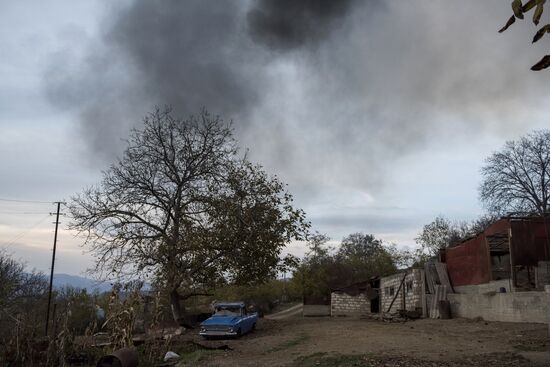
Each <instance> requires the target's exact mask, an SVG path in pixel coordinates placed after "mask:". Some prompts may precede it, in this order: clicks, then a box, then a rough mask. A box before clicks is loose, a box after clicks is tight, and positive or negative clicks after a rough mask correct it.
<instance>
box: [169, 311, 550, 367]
mask: <svg viewBox="0 0 550 367" xmlns="http://www.w3.org/2000/svg"><path fill="white" fill-rule="evenodd" d="M186 338H192V339H194V340H196V341H200V342H201V343H203V344H208V345H210V346H217V345H222V344H226V345H228V346H229V347H230V348H231V350H227V351H214V352H210V351H208V352H207V353H201V355H200V356H199V357H198V358H195V359H194V360H192V362H189V360H188V361H187V362H182V363H180V366H185V365H194V366H195V365H196V366H321V367H323V366H327V367H329V366H550V338H549V337H548V326H547V325H544V324H518V323H500V322H485V321H482V320H478V321H473V320H465V319H453V320H432V319H423V320H416V321H407V322H404V323H387V322H382V321H377V320H370V319H360V318H348V317H338V318H330V317H323V318H302V317H300V316H296V317H292V318H287V319H282V320H268V319H262V320H260V322H259V323H258V327H257V330H256V331H255V332H254V333H252V334H249V335H245V336H243V337H242V338H240V339H235V340H217V341H209V342H206V343H205V342H203V341H202V340H201V339H199V338H198V337H197V336H194V335H188V336H186Z"/></svg>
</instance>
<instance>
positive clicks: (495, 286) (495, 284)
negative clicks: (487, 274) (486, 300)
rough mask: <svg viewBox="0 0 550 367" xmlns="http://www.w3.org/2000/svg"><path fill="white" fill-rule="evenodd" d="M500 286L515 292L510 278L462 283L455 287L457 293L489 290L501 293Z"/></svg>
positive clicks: (480, 292) (487, 291) (476, 292)
mask: <svg viewBox="0 0 550 367" xmlns="http://www.w3.org/2000/svg"><path fill="white" fill-rule="evenodd" d="M500 288H504V289H506V292H513V291H514V290H513V287H512V281H511V280H510V279H501V280H493V281H491V282H489V283H485V284H475V285H462V286H459V287H454V291H455V292H456V293H465V294H484V293H489V292H497V293H500Z"/></svg>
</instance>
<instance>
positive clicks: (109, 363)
mask: <svg viewBox="0 0 550 367" xmlns="http://www.w3.org/2000/svg"><path fill="white" fill-rule="evenodd" d="M137 365H138V353H137V350H135V349H132V348H122V349H119V350H116V351H114V352H113V353H112V354H108V355H106V356H103V357H101V358H100V359H99V361H98V362H97V367H137Z"/></svg>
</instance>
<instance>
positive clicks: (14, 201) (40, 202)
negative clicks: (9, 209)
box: [0, 198, 55, 204]
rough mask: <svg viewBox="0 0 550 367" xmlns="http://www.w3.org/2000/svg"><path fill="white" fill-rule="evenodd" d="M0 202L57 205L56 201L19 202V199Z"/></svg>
mask: <svg viewBox="0 0 550 367" xmlns="http://www.w3.org/2000/svg"><path fill="white" fill-rule="evenodd" d="M0 201H8V202H12V203H36V204H55V202H54V201H42V200H19V199H6V198H0Z"/></svg>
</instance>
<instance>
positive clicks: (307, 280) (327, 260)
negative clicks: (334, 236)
mask: <svg viewBox="0 0 550 367" xmlns="http://www.w3.org/2000/svg"><path fill="white" fill-rule="evenodd" d="M329 241H330V238H329V237H327V236H326V235H323V234H315V235H312V236H311V237H310V239H309V242H308V247H309V252H308V253H307V254H306V257H305V258H304V260H303V261H302V263H301V264H300V266H299V267H298V268H297V269H296V271H295V272H294V274H293V282H294V283H295V286H297V287H299V288H301V290H302V293H303V294H304V295H305V296H309V297H325V296H327V295H328V294H330V291H331V289H334V288H338V287H342V286H347V285H351V284H353V283H357V282H363V281H367V280H369V279H370V278H371V277H374V276H386V275H390V274H393V273H394V272H395V271H396V270H397V269H398V266H400V265H403V254H404V253H403V252H400V251H398V250H397V249H396V248H394V247H391V246H387V245H385V244H383V242H382V241H381V240H379V239H377V238H376V237H374V236H373V235H371V234H364V233H353V234H350V235H349V236H347V237H345V238H344V239H343V240H342V242H341V244H340V246H339V247H338V248H337V249H335V248H333V247H331V246H330V245H329Z"/></svg>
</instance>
